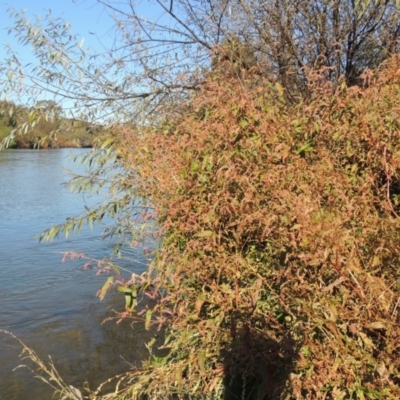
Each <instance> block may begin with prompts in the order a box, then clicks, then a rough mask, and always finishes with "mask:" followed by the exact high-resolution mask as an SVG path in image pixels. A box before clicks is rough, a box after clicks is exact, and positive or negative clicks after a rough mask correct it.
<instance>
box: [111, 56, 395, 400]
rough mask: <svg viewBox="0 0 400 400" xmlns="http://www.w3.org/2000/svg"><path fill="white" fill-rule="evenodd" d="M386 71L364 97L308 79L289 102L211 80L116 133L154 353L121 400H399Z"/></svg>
mask: <svg viewBox="0 0 400 400" xmlns="http://www.w3.org/2000/svg"><path fill="white" fill-rule="evenodd" d="M399 65H400V58H399V57H394V58H392V59H390V60H389V61H387V62H386V63H385V64H383V66H382V67H381V68H380V70H379V71H376V72H374V73H372V72H371V73H369V74H365V76H364V78H365V85H364V87H363V88H360V87H357V86H355V87H346V85H345V83H343V84H342V85H341V86H340V87H337V86H335V87H333V86H331V84H330V83H329V81H327V80H325V79H324V77H323V74H321V73H320V74H310V75H309V85H310V88H311V89H312V90H310V91H311V92H312V93H313V96H312V98H311V99H310V100H309V101H308V102H302V103H300V104H296V105H293V104H289V103H287V101H286V100H285V95H284V91H283V89H282V88H281V86H280V85H279V84H274V83H273V82H269V81H267V80H264V79H263V78H260V75H255V77H254V76H253V78H252V77H251V74H248V76H245V77H244V76H242V77H241V79H237V78H234V77H232V75H231V77H230V78H224V77H222V76H218V75H214V76H213V77H211V78H210V79H208V81H207V83H206V84H204V85H203V87H202V88H201V90H200V91H199V93H198V94H196V96H195V97H194V98H193V99H192V101H191V102H190V104H188V105H185V106H184V107H182V109H181V110H176V109H175V110H168V111H167V112H166V114H165V122H164V124H163V126H162V128H154V129H153V128H147V129H141V130H140V134H139V133H138V132H136V131H131V130H129V129H127V128H124V129H123V133H122V140H121V143H120V144H119V151H120V156H121V157H123V159H124V161H125V163H126V168H128V169H130V170H131V171H132V175H131V176H132V178H131V179H132V182H131V184H132V185H134V186H135V187H136V189H137V191H138V193H140V194H141V195H142V196H143V197H144V198H150V199H151V202H152V204H153V205H154V208H155V211H156V213H157V222H158V224H159V226H160V227H161V230H162V236H163V240H162V246H161V249H160V250H159V252H158V254H157V257H156V258H155V260H154V262H153V264H152V266H151V271H150V272H149V275H148V280H149V281H151V282H152V284H153V285H155V287H156V288H159V289H160V291H161V292H162V293H163V294H164V295H163V296H162V300H161V301H160V302H159V303H158V305H157V306H156V307H155V309H154V310H153V322H154V323H166V326H167V339H166V348H168V349H169V352H168V355H167V356H166V357H164V358H162V357H161V358H160V357H159V358H154V359H153V360H152V361H149V362H148V363H146V364H145V365H144V368H143V370H141V371H137V372H133V373H129V374H128V375H127V376H126V380H127V382H126V383H129V384H128V389H124V391H123V392H122V394H123V393H124V394H125V395H126V398H132V396H133V397H135V396H138V397H141V396H144V395H148V398H154V399H155V398H160V399H161V398H163V399H165V398H166V396H169V397H170V398H173V397H172V395H173V394H174V395H176V396H177V397H178V398H207V399H211V398H216V399H217V398H218V399H219V398H226V399H230V398H232V399H235V398H237V399H269V398H271V399H279V398H282V399H284V398H286V399H288V398H290V399H303V398H308V399H319V398H321V399H322V398H325V399H341V398H342V399H349V398H360V399H363V398H366V399H368V398H369V399H383V398H384V399H388V398H400V367H399V359H400V247H399V243H400V135H399V133H400V132H399V128H400V122H399V121H400V69H399V68H398V66H399ZM227 76H229V74H227ZM149 217H150V215H149Z"/></svg>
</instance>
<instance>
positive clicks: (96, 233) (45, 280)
mask: <svg viewBox="0 0 400 400" xmlns="http://www.w3.org/2000/svg"><path fill="white" fill-rule="evenodd" d="M85 151H88V150H83V149H74V150H70V149H60V150H7V151H3V152H0V329H4V330H7V331H11V332H13V333H14V334H15V335H16V336H17V337H18V338H20V339H21V340H22V341H23V342H25V344H26V345H28V346H29V347H30V348H32V349H33V350H34V351H35V352H36V353H37V354H38V356H39V357H40V358H42V359H43V360H45V361H48V356H51V358H52V360H53V361H54V364H55V366H56V367H57V369H58V370H59V372H60V374H61V375H62V377H63V378H64V380H65V381H66V382H67V383H68V384H71V385H73V386H75V387H80V388H81V387H82V386H83V385H84V383H85V382H88V384H89V386H90V387H91V388H94V387H96V386H97V384H99V383H100V382H102V381H103V380H105V379H107V378H109V377H110V376H112V375H114V374H116V373H120V372H122V371H126V370H129V369H130V368H131V366H132V365H137V364H139V363H140V360H141V359H142V357H143V356H145V354H146V353H145V348H144V346H143V342H144V341H145V340H147V339H148V338H149V335H150V334H149V333H148V332H145V331H144V329H143V328H141V327H138V326H136V325H135V327H134V329H132V327H131V326H130V324H129V322H128V321H123V323H122V324H119V325H117V324H116V323H115V321H111V322H106V323H104V324H102V322H103V321H104V320H105V319H106V318H107V317H110V316H112V315H114V314H113V310H117V311H123V307H124V300H123V298H122V297H121V296H122V294H120V293H111V294H110V295H108V296H107V297H106V298H105V300H103V301H102V302H100V301H99V300H98V298H97V297H96V292H97V290H98V289H99V288H100V287H101V286H102V284H103V283H104V280H105V277H104V276H96V271H95V270H94V269H91V270H83V264H84V261H82V260H75V261H67V262H66V263H62V262H61V260H62V253H63V252H65V251H76V252H82V253H85V254H86V255H87V256H88V257H92V258H95V259H101V258H103V257H105V256H106V255H107V254H108V253H109V252H110V250H111V249H112V242H110V241H109V240H104V239H102V238H101V232H102V229H103V228H104V226H103V227H102V226H100V227H97V228H95V229H94V230H93V231H90V230H89V228H87V229H84V231H83V232H82V233H81V234H77V235H72V236H70V237H69V238H68V239H67V240H66V239H64V238H59V239H56V240H54V241H53V242H51V243H39V241H38V239H37V238H35V237H34V236H35V235H37V234H40V233H41V232H42V231H43V230H45V229H46V228H48V227H50V226H52V225H54V224H58V223H61V222H63V221H65V220H66V218H67V217H71V216H75V215H77V214H78V213H80V212H81V211H82V210H83V209H84V206H85V205H87V206H90V205H92V204H95V203H96V202H99V201H101V200H102V198H101V195H98V196H97V197H92V198H88V197H86V196H85V195H82V194H74V193H72V192H71V191H70V190H69V188H68V187H67V186H65V185H63V182H65V181H66V180H68V173H66V172H65V171H64V170H63V167H64V168H69V169H72V170H79V169H82V167H79V166H77V165H75V164H74V163H72V161H71V156H72V155H76V154H79V153H83V152H85ZM78 172H82V171H78ZM121 262H122V263H125V265H124V266H125V267H127V268H129V269H130V270H131V271H132V272H136V273H140V272H142V271H143V270H144V268H145V264H146V260H145V259H144V257H143V256H142V255H141V254H140V253H139V252H137V253H135V252H133V251H131V252H130V253H129V260H125V261H124V260H123V261H121ZM20 352H21V346H20V345H19V343H18V342H16V341H15V339H13V338H12V337H9V336H8V335H6V334H3V333H0V361H1V362H0V399H7V400H12V399H15V400H25V399H26V400H46V399H51V396H52V391H51V389H50V388H49V387H47V386H46V384H44V383H43V382H41V381H40V380H39V379H37V378H36V379H35V378H34V377H33V375H32V373H31V372H29V371H28V370H27V369H25V368H18V369H17V370H15V371H13V369H14V368H15V367H17V366H18V365H20V364H24V363H26V364H28V365H31V366H32V364H29V361H27V360H23V361H22V360H21V359H20V358H19V354H20Z"/></svg>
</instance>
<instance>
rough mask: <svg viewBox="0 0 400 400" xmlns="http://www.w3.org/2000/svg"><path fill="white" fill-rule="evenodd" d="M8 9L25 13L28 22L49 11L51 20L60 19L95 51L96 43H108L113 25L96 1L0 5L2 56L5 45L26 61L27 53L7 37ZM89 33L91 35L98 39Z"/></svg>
mask: <svg viewBox="0 0 400 400" xmlns="http://www.w3.org/2000/svg"><path fill="white" fill-rule="evenodd" d="M9 7H12V8H14V9H16V10H22V9H26V10H27V11H26V16H29V17H32V21H33V20H34V19H35V16H36V15H41V16H43V17H44V16H45V15H46V14H47V12H48V10H49V9H50V10H51V13H52V15H53V16H54V17H62V18H63V19H65V20H66V21H68V22H70V23H71V27H72V32H73V33H74V34H79V35H81V36H83V37H84V38H85V45H89V46H90V47H94V48H96V47H98V46H99V39H100V40H101V41H104V42H108V41H109V40H110V37H109V32H110V28H111V27H112V25H113V21H112V19H111V18H110V17H109V16H108V15H107V13H106V12H105V11H104V10H103V7H102V6H100V5H98V4H97V2H96V0H74V1H73V0H11V1H9V2H8V3H7V2H2V3H1V5H0V46H1V47H0V48H1V52H2V53H3V54H4V51H5V44H6V43H10V44H11V45H12V46H13V48H14V49H16V50H18V52H19V53H20V55H22V57H23V59H29V53H30V52H29V49H28V48H23V47H22V46H20V45H19V44H18V43H17V42H16V41H15V39H14V38H13V37H12V36H9V35H8V33H7V30H8V29H7V27H8V26H12V25H13V20H12V19H11V18H10V17H9V15H8V12H7V9H8V8H9ZM90 32H93V33H95V34H96V35H97V37H98V38H99V39H97V37H96V35H93V34H91V33H90ZM0 54H1V53H0ZM1 58H3V57H1Z"/></svg>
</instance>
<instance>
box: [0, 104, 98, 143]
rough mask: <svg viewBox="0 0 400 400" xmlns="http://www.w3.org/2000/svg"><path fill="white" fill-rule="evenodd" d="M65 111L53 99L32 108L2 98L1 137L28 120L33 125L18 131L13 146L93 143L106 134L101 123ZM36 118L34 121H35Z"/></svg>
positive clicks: (28, 123) (27, 124)
mask: <svg viewBox="0 0 400 400" xmlns="http://www.w3.org/2000/svg"><path fill="white" fill-rule="evenodd" d="M61 113H62V110H61V108H60V107H59V106H57V105H56V104H55V103H54V102H53V101H51V100H50V101H47V100H46V101H40V102H38V103H37V104H36V105H35V107H33V108H31V109H29V108H27V107H25V106H20V105H16V104H14V103H12V102H8V101H0V141H2V140H3V139H5V138H6V137H7V136H9V135H10V134H11V133H12V132H13V131H14V130H16V129H17V128H18V127H21V126H23V125H24V124H25V125H26V126H27V127H28V126H29V129H27V131H26V133H23V134H19V135H17V136H16V137H15V138H14V139H13V140H12V141H11V142H10V145H9V147H11V148H19V149H27V148H44V149H47V148H60V147H62V148H65V147H93V146H94V145H95V144H96V142H97V141H99V139H100V138H101V137H102V136H103V127H102V126H101V125H94V124H90V123H88V122H86V121H80V120H74V119H67V118H65V117H63V116H62V115H61ZM33 118H34V119H35V123H34V124H32V119H33ZM32 125H34V127H32ZM22 131H23V130H22Z"/></svg>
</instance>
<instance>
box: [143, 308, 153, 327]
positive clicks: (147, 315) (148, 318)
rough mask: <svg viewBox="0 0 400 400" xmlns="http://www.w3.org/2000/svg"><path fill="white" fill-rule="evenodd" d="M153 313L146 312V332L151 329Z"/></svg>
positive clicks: (150, 311)
mask: <svg viewBox="0 0 400 400" xmlns="http://www.w3.org/2000/svg"><path fill="white" fill-rule="evenodd" d="M152 312H153V311H152V310H147V311H146V319H145V323H144V327H145V329H146V330H148V329H149V327H150V322H151V315H152Z"/></svg>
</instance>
